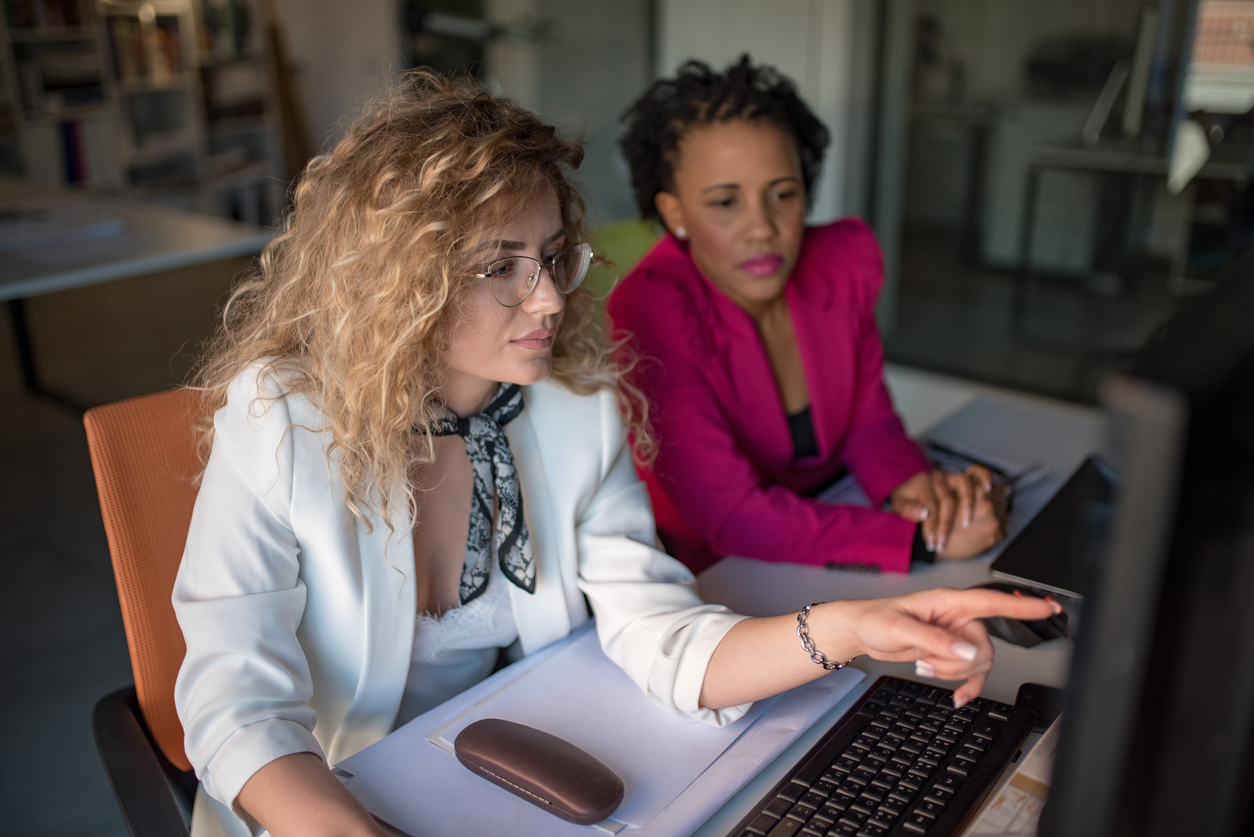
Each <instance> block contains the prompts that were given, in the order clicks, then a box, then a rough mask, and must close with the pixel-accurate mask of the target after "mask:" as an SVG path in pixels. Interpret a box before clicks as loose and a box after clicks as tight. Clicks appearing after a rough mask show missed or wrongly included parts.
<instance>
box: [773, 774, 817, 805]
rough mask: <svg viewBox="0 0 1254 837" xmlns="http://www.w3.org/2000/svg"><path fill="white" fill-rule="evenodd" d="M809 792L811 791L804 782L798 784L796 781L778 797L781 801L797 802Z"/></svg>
mask: <svg viewBox="0 0 1254 837" xmlns="http://www.w3.org/2000/svg"><path fill="white" fill-rule="evenodd" d="M809 790H810V789H809V788H807V787H806V786H805V783H804V782H798V781H797V780H796V779H794V780H793V781H791V782H789V783H788V784H787V785H786V786H785V787H784V789H783V790H782V791H780V792H779V794H778V796H779V798H780V799H787V800H788V801H789V802H796V801H797V800H798V799H800V798H801V797H803V796H805V795H806V793H808V792H809Z"/></svg>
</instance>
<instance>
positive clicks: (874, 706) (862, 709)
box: [858, 700, 884, 718]
mask: <svg viewBox="0 0 1254 837" xmlns="http://www.w3.org/2000/svg"><path fill="white" fill-rule="evenodd" d="M883 708H884V704H882V703H880V702H879V701H874V700H868V701H867V702H866V703H864V704H862V705H861V706H859V707H858V714H859V715H866V716H867V717H868V718H874V717H875V716H876V715H878V714H880V710H881V709H883Z"/></svg>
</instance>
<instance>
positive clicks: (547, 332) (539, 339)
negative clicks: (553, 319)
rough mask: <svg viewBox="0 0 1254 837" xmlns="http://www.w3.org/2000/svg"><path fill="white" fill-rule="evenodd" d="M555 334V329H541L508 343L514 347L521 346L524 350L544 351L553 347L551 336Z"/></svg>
mask: <svg viewBox="0 0 1254 837" xmlns="http://www.w3.org/2000/svg"><path fill="white" fill-rule="evenodd" d="M555 334H557V329H555V328H541V329H537V330H536V331H533V332H531V333H530V334H524V335H523V336H522V337H519V338H517V339H515V340H511V341H510V342H511V343H513V344H514V345H515V346H522V347H523V348H524V349H536V350H544V349H548V348H551V347H552V346H553V335H555Z"/></svg>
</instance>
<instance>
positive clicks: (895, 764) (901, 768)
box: [879, 759, 910, 779]
mask: <svg viewBox="0 0 1254 837" xmlns="http://www.w3.org/2000/svg"><path fill="white" fill-rule="evenodd" d="M909 769H910V765H909V764H902V763H901V762H899V761H897V760H896V759H893V760H892V761H890V762H889V763H888V764H886V765H884V766H883V767H881V768H880V773H879V775H881V776H890V777H892V778H893V779H900V778H901V777H902V776H904V775H905V774H906V771H907V770H909Z"/></svg>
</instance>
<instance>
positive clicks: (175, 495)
mask: <svg viewBox="0 0 1254 837" xmlns="http://www.w3.org/2000/svg"><path fill="white" fill-rule="evenodd" d="M201 409H202V402H201V398H200V394H199V393H197V392H194V391H191V390H171V391H168V392H160V393H155V394H153V395H145V396H142V397H140V398H132V399H129V400H127V401H119V402H117V403H116V404H106V405H105V406H103V407H96V408H94V409H92V410H88V411H87V414H86V415H85V416H84V417H83V424H84V425H85V426H86V428H87V444H88V447H89V448H90V449H91V464H92V469H93V470H94V471H95V474H96V490H97V492H98V493H99V495H100V512H101V514H102V515H103V517H104V525H105V534H106V535H107V536H108V539H109V553H110V556H111V557H112V559H113V576H114V579H115V580H116V581H117V585H118V599H119V601H120V602H121V605H122V622H123V624H124V625H125V627H126V643H127V646H128V647H129V648H130V652H131V669H132V671H133V672H134V674H135V685H134V686H128V687H127V688H125V689H122V690H120V691H117V692H114V693H112V694H110V695H106V696H105V697H104V698H102V699H101V700H100V702H99V703H98V704H96V708H95V711H94V712H93V713H92V728H93V730H94V732H95V736H96V748H97V749H98V750H99V752H100V758H101V760H102V761H103V762H104V765H105V772H106V773H108V775H109V781H110V783H111V784H112V786H113V793H114V796H115V797H116V798H117V800H118V806H119V807H120V808H121V809H122V817H123V819H124V820H125V821H126V826H127V829H128V830H129V832H130V834H131V835H132V837H148V835H153V836H154V837H156V836H157V835H159V836H160V837H166V835H187V834H188V833H189V828H190V822H191V806H192V800H193V799H194V798H195V792H196V777H195V775H194V774H193V772H192V770H191V764H190V763H189V762H188V760H187V756H186V754H185V753H184V752H183V726H182V724H181V723H180V722H179V719H178V715H177V714H176V713H175V710H174V679H175V677H176V676H177V675H178V670H179V665H180V664H181V663H182V662H183V655H184V653H185V652H186V646H185V645H184V644H183V634H182V632H181V631H180V630H179V626H178V623H177V622H176V621H175V618H174V607H173V605H172V604H171V603H170V593H171V591H172V590H173V589H174V577H175V574H176V573H177V572H178V567H179V561H180V560H181V558H182V556H183V546H184V544H185V543H186V541H187V529H188V526H189V525H190V524H191V518H192V505H193V503H194V502H195V500H196V486H195V483H194V479H195V476H196V474H197V473H198V471H199V468H200V461H199V459H198V458H197V455H196V434H195V431H194V429H193V426H192V422H193V420H194V419H195V418H196V416H197V415H198V411H200V410H201Z"/></svg>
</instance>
